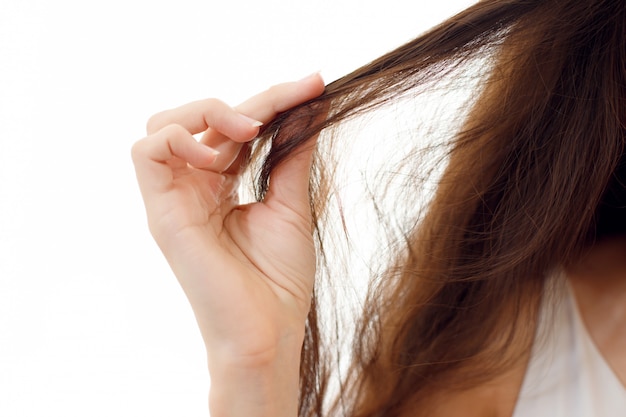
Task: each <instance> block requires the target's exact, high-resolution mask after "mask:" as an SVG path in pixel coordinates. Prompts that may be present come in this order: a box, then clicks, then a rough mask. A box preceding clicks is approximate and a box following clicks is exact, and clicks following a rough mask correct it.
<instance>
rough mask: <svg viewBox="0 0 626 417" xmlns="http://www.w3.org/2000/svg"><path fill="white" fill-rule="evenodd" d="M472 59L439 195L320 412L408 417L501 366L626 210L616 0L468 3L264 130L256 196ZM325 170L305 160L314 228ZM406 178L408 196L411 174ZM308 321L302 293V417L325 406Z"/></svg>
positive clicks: (622, 28) (623, 41) (324, 359)
mask: <svg viewBox="0 0 626 417" xmlns="http://www.w3.org/2000/svg"><path fill="white" fill-rule="evenodd" d="M477 65H480V66H483V67H485V66H486V67H488V68H489V71H488V73H487V74H486V75H484V76H483V78H482V81H481V82H480V83H479V87H478V91H477V95H476V99H475V100H474V101H473V107H472V109H471V111H469V113H468V117H467V118H466V122H465V123H464V124H463V125H462V127H461V128H460V129H459V131H458V132H456V133H455V134H454V135H453V137H452V138H450V139H449V142H448V145H449V147H448V148H447V149H449V151H448V152H447V153H446V161H447V165H446V169H445V172H444V173H443V175H442V176H441V177H440V179H439V182H438V187H437V190H436V193H435V194H434V196H433V197H432V199H431V200H430V203H429V205H428V208H427V212H426V214H425V215H424V216H422V217H420V218H419V219H414V220H415V222H414V225H413V227H411V228H410V229H408V230H406V231H405V234H404V240H403V241H402V242H401V243H402V246H401V247H399V248H398V249H397V251H396V253H395V254H394V255H393V257H392V259H389V262H388V268H387V270H386V272H385V274H384V276H383V279H380V280H378V281H377V282H378V283H379V284H378V285H376V286H372V288H371V291H370V295H369V296H368V298H367V300H366V302H365V305H364V310H363V312H362V313H361V319H360V324H359V325H358V328H357V333H356V335H355V339H354V343H353V352H352V356H351V367H350V371H349V373H348V375H347V377H346V378H345V380H344V381H343V383H342V385H341V387H340V389H339V397H340V398H339V400H338V401H337V402H335V403H334V408H333V409H334V410H335V411H336V412H341V413H342V414H343V415H349V416H363V417H365V416H380V415H385V416H394V415H400V414H402V413H404V412H406V411H407V410H411V415H422V414H423V413H425V410H426V407H427V405H428V401H429V398H432V396H431V394H433V393H440V392H444V391H450V390H452V391H454V390H463V389H466V388H469V387H471V386H472V385H474V384H480V383H482V382H485V381H488V380H490V379H491V378H493V377H494V376H497V375H499V374H501V373H503V372H505V371H506V370H507V369H508V368H509V367H510V366H511V365H512V363H514V362H515V361H516V360H517V359H519V357H520V355H522V354H523V353H524V352H526V351H527V349H528V348H529V347H530V346H531V345H532V343H533V336H534V329H535V323H536V315H537V309H538V306H539V302H540V299H541V296H542V289H543V288H544V284H545V281H546V279H547V277H548V276H550V274H551V273H552V271H553V270H554V269H555V268H557V267H558V266H560V265H567V264H568V263H569V262H571V261H572V260H574V259H575V257H577V256H579V255H580V254H581V252H582V251H584V250H585V249H586V248H588V247H589V246H590V245H591V244H592V243H593V242H594V241H595V240H597V239H600V238H602V237H603V235H606V234H608V233H613V232H614V231H615V228H616V227H618V226H617V225H616V224H615V223H614V222H615V219H616V218H620V217H624V218H626V216H623V215H622V213H623V211H620V210H621V209H620V207H619V206H620V205H621V206H622V207H623V206H624V201H625V200H626V199H625V198H624V194H625V193H624V188H623V182H620V180H622V181H623V180H624V176H625V175H624V171H625V168H624V166H625V165H626V164H625V161H624V160H623V159H624V158H623V155H624V138H625V134H624V132H625V129H624V126H625V119H626V106H625V105H624V100H625V99H626V95H625V93H626V91H625V90H626V2H624V1H623V0H486V1H481V2H479V3H477V4H476V5H474V6H472V7H470V8H469V9H467V10H466V11H464V12H462V13H460V14H458V15H456V16H454V17H452V18H451V19H449V20H448V21H446V22H444V23H443V24H441V25H439V26H438V27H436V28H434V29H432V30H431V31H429V32H428V33H426V34H424V35H422V36H420V37H419V38H417V39H415V40H413V41H411V42H409V43H407V44H406V45H404V46H402V47H400V48H398V49H396V50H394V51H392V52H390V53H388V54H387V55H385V56H383V57H381V58H379V59H377V60H375V61H373V62H372V63H370V64H368V65H365V66H364V67H362V68H360V69H358V70H356V71H355V72H353V73H351V74H349V75H347V76H345V77H343V78H341V79H339V80H337V81H335V82H333V83H331V84H329V85H328V86H327V88H326V91H325V93H324V95H322V96H321V97H319V98H317V99H314V100H312V101H311V102H309V103H306V104H304V105H302V106H300V107H298V108H296V109H293V110H291V111H288V112H286V113H284V114H282V115H280V116H279V117H278V118H277V119H276V120H275V121H274V122H273V123H272V124H270V125H269V126H267V128H266V129H265V131H264V138H265V139H266V142H265V143H270V144H271V146H270V149H269V153H267V155H266V156H265V159H264V162H263V166H262V169H261V171H260V174H259V182H258V197H259V198H262V197H263V195H264V192H265V190H266V189H267V185H268V182H269V179H270V177H271V172H272V170H273V169H274V167H276V166H277V165H279V164H280V163H281V161H283V160H284V159H285V158H288V157H289V155H292V154H293V153H294V152H297V149H298V147H300V146H302V144H303V143H305V142H306V141H307V140H308V139H309V138H310V137H312V136H313V135H315V134H316V133H318V132H320V131H322V130H323V129H327V128H329V127H333V126H336V125H338V124H339V123H340V122H342V121H345V120H348V119H350V118H352V117H354V116H355V115H359V114H363V113H367V112H371V111H374V110H376V109H377V108H379V107H381V106H383V105H384V104H386V103H389V102H393V101H394V100H395V99H397V98H398V97H401V96H403V95H405V94H406V93H407V92H411V91H416V92H420V91H423V90H424V88H429V86H434V85H436V82H437V81H438V80H441V79H443V78H445V77H446V76H449V75H450V74H454V73H455V72H458V71H459V70H460V69H463V68H466V69H467V68H472V66H474V67H475V66H477ZM425 86H426V87H425ZM320 120H321V121H320ZM268 141H269V142H268ZM407 163H410V160H409V161H407ZM324 172H325V171H324V165H323V164H322V161H321V160H319V159H318V160H317V161H316V165H315V168H314V173H315V174H316V175H314V177H313V179H312V182H311V195H312V208H313V213H314V216H315V219H316V220H319V219H321V217H322V213H323V208H324V204H325V202H326V201H327V197H328V187H327V178H326V179H325V178H324V177H323V175H322V174H323V173H324ZM620 177H621V178H620ZM412 181H413V184H414V185H415V189H416V190H417V189H419V187H418V183H419V182H420V181H421V179H420V178H419V176H418V175H416V177H415V178H413V179H412ZM615 210H617V212H616V211H615ZM616 213H617V214H616ZM418 220H419V221H418ZM623 223H624V222H622V224H623ZM407 224H411V221H409V222H408V223H407ZM317 227H318V229H317V230H318V231H319V230H320V229H321V228H323V224H320V223H318V224H317ZM624 229H626V228H622V229H620V230H619V231H620V232H624V231H626V230H624ZM318 236H320V234H319V233H318ZM323 244H324V242H323V241H320V248H321V249H323ZM321 252H323V251H321ZM321 256H323V253H321ZM321 265H323V262H322V264H321ZM318 313H319V311H318V303H317V301H316V299H315V298H314V300H313V302H312V308H311V313H310V315H309V320H308V323H307V334H306V338H305V343H304V346H303V350H302V364H301V398H300V414H301V415H302V416H313V415H316V416H321V415H324V414H326V413H327V410H325V409H324V405H325V404H328V399H326V398H325V396H326V395H327V394H328V392H329V390H328V374H329V369H330V368H329V363H328V356H327V355H326V352H327V351H328V349H329V348H328V347H323V344H322V341H321V336H320V330H319V323H318V319H317V315H318Z"/></svg>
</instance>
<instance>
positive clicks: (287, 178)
mask: <svg viewBox="0 0 626 417" xmlns="http://www.w3.org/2000/svg"><path fill="white" fill-rule="evenodd" d="M316 144H317V136H316V137H314V138H311V139H309V140H308V141H307V142H306V143H304V144H302V145H301V146H299V147H298V148H297V149H296V150H295V151H294V153H293V154H292V155H289V156H288V157H287V158H286V159H285V160H284V161H282V162H281V163H280V164H279V165H278V166H276V167H275V168H274V169H273V170H272V172H271V174H270V179H269V188H268V190H267V193H266V194H265V199H264V200H263V201H264V202H265V203H266V204H280V205H282V206H286V207H288V208H290V209H292V210H293V211H296V212H298V214H300V215H302V216H303V217H305V218H309V217H310V205H309V182H310V179H311V164H312V161H313V152H314V151H315V146H316Z"/></svg>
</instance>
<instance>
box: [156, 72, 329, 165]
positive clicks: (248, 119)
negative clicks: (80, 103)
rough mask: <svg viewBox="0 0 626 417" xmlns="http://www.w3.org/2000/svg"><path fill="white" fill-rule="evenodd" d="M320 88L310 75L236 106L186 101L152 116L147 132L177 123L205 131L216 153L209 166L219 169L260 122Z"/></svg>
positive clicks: (318, 79) (318, 78) (315, 76)
mask: <svg viewBox="0 0 626 417" xmlns="http://www.w3.org/2000/svg"><path fill="white" fill-rule="evenodd" d="M323 91H324V81H323V80H322V78H321V76H320V75H319V74H317V73H316V74H312V75H310V76H308V77H306V78H304V79H302V80H300V81H296V82H289V83H284V84H279V85H276V86H274V87H271V88H269V89H268V90H266V91H264V92H262V93H260V94H258V95H256V96H254V97H252V98H250V99H249V100H247V101H245V102H244V103H242V104H240V105H239V106H237V107H236V108H234V109H233V108H231V107H229V106H228V105H226V104H225V103H223V102H221V101H219V100H216V99H208V100H201V101H196V102H193V103H189V104H186V105H184V106H181V107H178V108H176V109H172V110H167V111H164V112H161V113H158V114H156V115H154V116H153V117H152V118H150V121H149V122H148V126H147V129H148V133H149V134H150V133H154V132H156V131H158V130H159V129H161V128H163V127H164V126H167V125H169V124H172V123H175V124H179V125H181V126H182V127H184V128H185V129H187V130H188V131H189V132H190V133H191V134H196V133H200V132H205V134H204V136H203V137H202V139H201V141H200V142H201V143H203V144H205V145H208V146H210V147H211V148H213V149H216V150H218V151H219V152H220V156H219V157H218V158H217V161H216V162H215V164H214V166H212V168H211V169H213V170H215V171H218V172H222V171H224V170H226V169H228V168H229V167H230V166H231V165H232V164H233V161H235V160H236V159H237V156H238V155H239V152H240V150H241V145H240V143H243V142H248V141H250V140H252V139H253V138H255V137H256V135H257V134H258V132H259V126H260V124H261V123H267V122H269V121H270V120H272V119H273V118H274V117H276V115H277V114H278V113H280V112H283V111H285V110H287V109H289V108H291V107H294V106H297V105H298V104H301V103H303V102H305V101H308V100H310V99H312V98H314V97H317V96H318V95H320V94H321V93H322V92H323Z"/></svg>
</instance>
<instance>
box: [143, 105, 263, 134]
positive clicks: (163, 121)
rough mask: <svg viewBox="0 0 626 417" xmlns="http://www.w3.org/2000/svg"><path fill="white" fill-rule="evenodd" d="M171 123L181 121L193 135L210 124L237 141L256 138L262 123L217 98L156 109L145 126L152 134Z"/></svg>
mask: <svg viewBox="0 0 626 417" xmlns="http://www.w3.org/2000/svg"><path fill="white" fill-rule="evenodd" d="M170 124H177V125H180V126H182V127H184V128H185V129H187V130H188V131H189V132H190V133H191V134H192V135H193V134H196V133H200V132H204V131H205V130H207V129H208V128H209V127H211V128H213V129H215V130H217V131H219V132H221V133H223V134H224V135H226V136H228V137H229V138H230V139H232V140H234V141H237V142H246V141H248V140H250V139H252V138H254V137H255V136H256V135H257V133H258V132H259V126H261V125H262V123H261V122H259V121H257V120H254V119H251V118H249V117H247V116H245V115H243V114H241V113H239V112H237V111H236V110H235V109H233V108H231V107H230V106H228V105H227V104H226V103H224V102H222V101H220V100H217V99H214V98H210V99H206V100H200V101H194V102H192V103H188V104H185V105H183V106H180V107H177V108H175V109H171V110H166V111H163V112H160V113H157V114H155V115H154V116H152V117H151V118H150V120H148V124H147V126H146V130H147V132H148V134H149V135H150V134H152V133H155V132H157V131H159V130H160V129H162V128H164V127H165V126H167V125H170Z"/></svg>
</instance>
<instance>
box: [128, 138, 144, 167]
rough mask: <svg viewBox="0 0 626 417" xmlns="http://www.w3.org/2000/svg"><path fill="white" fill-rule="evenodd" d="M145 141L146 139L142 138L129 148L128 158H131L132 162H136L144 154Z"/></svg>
mask: <svg viewBox="0 0 626 417" xmlns="http://www.w3.org/2000/svg"><path fill="white" fill-rule="evenodd" d="M147 139H148V138H143V139H141V140H138V141H137V142H135V143H134V144H133V146H132V147H131V148H130V157H131V158H132V160H133V162H136V161H137V160H138V159H140V158H141V157H142V156H143V155H144V154H145V149H146V142H147Z"/></svg>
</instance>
